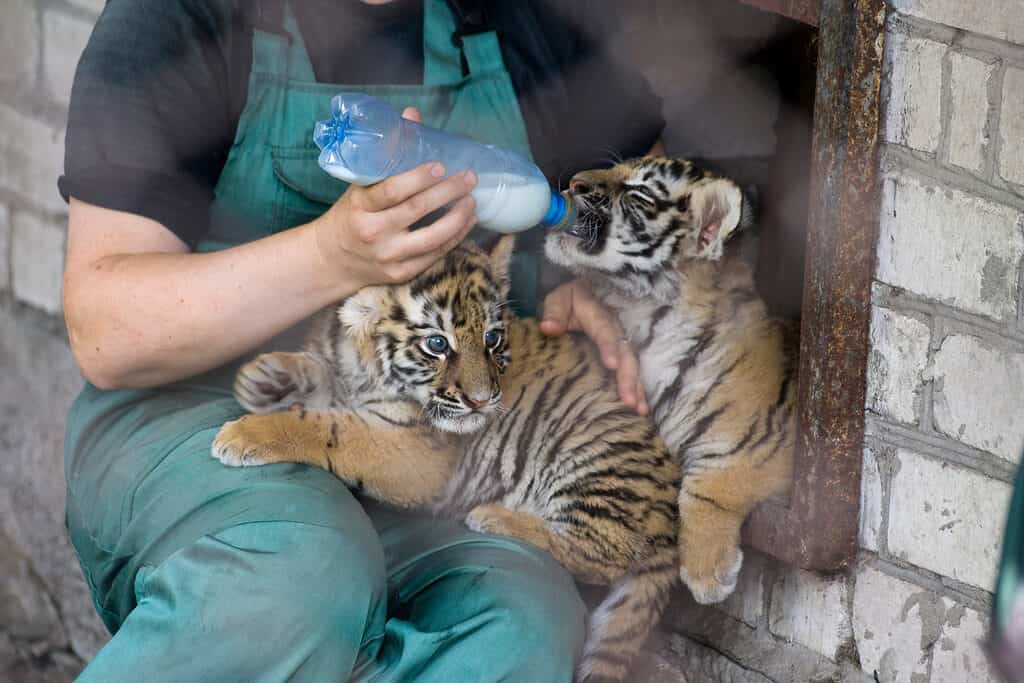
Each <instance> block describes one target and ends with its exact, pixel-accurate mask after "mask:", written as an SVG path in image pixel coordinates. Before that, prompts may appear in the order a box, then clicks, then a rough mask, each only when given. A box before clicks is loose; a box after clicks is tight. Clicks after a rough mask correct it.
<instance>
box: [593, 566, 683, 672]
mask: <svg viewBox="0 0 1024 683" xmlns="http://www.w3.org/2000/svg"><path fill="white" fill-rule="evenodd" d="M676 564H677V563H676V560H675V557H674V554H672V553H665V557H664V558H660V557H659V558H657V560H656V561H655V562H653V563H652V565H651V566H650V567H648V568H645V569H643V570H641V571H639V572H637V573H635V574H629V575H627V576H624V577H622V578H621V579H619V580H618V581H617V582H616V583H615V584H614V585H613V586H612V589H611V591H610V592H609V593H608V596H607V597H606V598H605V599H604V601H602V602H601V604H600V605H598V607H597V609H596V610H594V613H593V614H592V615H591V616H590V633H589V634H588V636H587V642H586V645H585V646H584V650H583V659H582V661H581V662H580V666H579V669H578V670H577V672H576V679H577V681H579V683H620V682H621V681H625V680H626V676H627V674H628V672H629V667H630V664H631V663H632V661H633V659H634V657H635V656H636V655H637V653H639V652H640V649H641V648H642V647H643V646H644V642H645V641H646V640H647V636H648V635H649V634H650V632H651V630H652V629H653V628H654V627H655V626H656V625H657V624H658V622H659V620H660V619H661V615H662V612H664V610H665V606H666V605H667V604H668V600H669V596H670V594H671V591H672V587H673V586H674V585H675V584H676V582H677V581H678V580H679V579H678V574H677V572H676Z"/></svg>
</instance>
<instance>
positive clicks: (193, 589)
mask: <svg viewBox="0 0 1024 683" xmlns="http://www.w3.org/2000/svg"><path fill="white" fill-rule="evenodd" d="M85 398H86V399H87V401H88V402H87V403H86V404H83V405H79V406H76V411H74V412H73V413H72V416H71V420H70V424H71V427H70V429H69V433H68V449H69V450H68V463H67V477H68V526H69V531H70V535H71V538H72V541H73V543H74V546H75V548H76V551H77V552H78V554H79V559H80V560H81V563H82V566H83V570H84V571H85V574H86V577H87V579H88V581H89V583H90V587H91V588H92V591H93V597H94V600H95V602H96V604H97V607H98V609H99V610H100V613H101V616H103V618H104V620H105V621H106V623H107V625H108V627H110V628H111V630H112V631H113V632H114V637H113V638H112V639H111V641H110V642H109V643H108V644H107V645H106V646H105V647H104V648H103V649H102V650H101V651H100V653H99V654H98V655H97V656H96V658H95V659H94V660H93V661H92V662H91V663H90V664H89V665H88V666H87V668H86V669H85V671H84V672H83V673H82V675H81V678H80V680H81V681H83V682H86V683H91V682H92V681H102V682H103V683H111V682H115V683H116V682H117V681H137V680H146V681H147V683H161V682H163V681H275V682H276V681H286V680H287V681H316V682H319V681H342V680H344V679H345V678H346V677H347V676H348V675H349V673H350V672H351V671H352V670H353V668H355V667H356V666H357V658H359V657H362V658H364V659H372V658H373V657H374V656H375V655H376V653H377V651H378V649H379V647H380V643H381V641H382V640H383V631H384V621H385V613H386V600H387V598H386V582H385V577H386V569H385V561H384V555H383V550H382V548H381V545H380V541H379V539H378V538H377V534H376V532H375V530H374V529H373V527H372V525H371V524H370V520H369V519H368V518H367V516H366V515H365V513H364V512H363V510H362V507H361V506H360V504H359V503H358V502H357V501H356V500H355V498H354V497H353V496H352V495H351V493H349V491H348V490H347V489H346V488H345V487H344V485H343V484H342V483H341V482H340V481H338V480H337V479H335V478H334V477H332V476H331V475H330V474H329V473H327V472H324V471H322V470H319V469H315V468H310V467H305V466H299V465H275V466H268V467H258V468H244V469H236V468H228V467H224V466H223V465H221V464H220V463H219V462H217V461H216V460H215V459H213V458H212V457H211V455H210V444H211V442H212V440H213V437H214V435H215V434H216V432H217V430H218V428H219V425H220V424H221V423H223V422H224V420H226V419H233V418H235V417H237V416H238V412H239V409H238V406H237V404H235V403H234V401H233V400H232V399H230V398H228V397H226V396H217V395H216V394H213V395H211V394H208V393H203V392H184V393H181V394H178V395H173V394H168V395H167V396H163V395H161V396H157V397H154V396H153V395H148V394H142V393H138V394H137V395H135V396H134V397H133V396H130V395H126V396H123V397H118V396H113V395H104V394H100V393H99V392H92V393H91V394H90V393H89V392H87V394H86V395H85Z"/></svg>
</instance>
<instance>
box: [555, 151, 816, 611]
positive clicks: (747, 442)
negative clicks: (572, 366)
mask: <svg viewBox="0 0 1024 683" xmlns="http://www.w3.org/2000/svg"><path fill="white" fill-rule="evenodd" d="M570 193H571V194H572V195H573V197H574V198H575V201H576V203H577V205H578V208H579V212H580V213H579V218H578V220H577V221H576V223H575V225H574V226H573V227H572V228H570V229H569V230H567V231H564V232H558V233H551V234H550V235H548V237H547V238H546V241H545V253H546V255H547V257H548V259H549V260H551V261H553V262H555V263H558V264H561V265H563V266H566V267H568V268H569V269H570V270H572V271H574V272H575V273H577V274H578V275H580V276H583V277H584V278H586V279H587V280H588V281H589V282H590V284H591V286H592V287H593V289H594V292H595V294H596V296H597V297H598V298H599V299H600V300H602V301H603V302H604V303H605V305H607V306H608V307H609V308H611V309H612V310H613V311H615V312H616V313H617V314H618V316H619V319H620V321H621V323H622V326H623V328H624V329H625V332H626V336H627V337H628V340H629V341H630V342H631V343H632V345H633V347H634V349H635V350H636V352H637V354H638V356H639V359H640V367H641V380H642V382H643V386H644V390H645V392H646V394H647V398H648V401H649V402H650V405H651V406H652V408H651V415H652V417H653V418H654V421H655V422H656V423H657V425H658V431H659V432H660V433H661V436H662V438H664V440H665V442H666V443H667V444H668V447H669V450H670V451H671V452H672V453H673V454H674V456H675V457H676V460H677V462H678V463H679V464H680V467H681V469H682V486H681V489H680V492H679V518H680V528H679V560H680V577H681V578H682V580H683V582H684V583H685V584H686V585H687V586H688V587H689V588H690V590H691V591H692V592H693V595H694V597H695V599H696V600H697V601H698V602H701V603H713V602H718V601H721V600H724V599H725V598H726V597H727V596H728V595H729V594H730V593H732V591H733V589H734V588H735V587H736V579H737V575H738V573H739V570H740V566H741V565H742V562H743V552H742V551H741V550H740V547H739V541H740V526H741V525H742V523H743V520H744V519H745V518H746V516H747V514H748V513H749V512H750V510H751V508H752V507H753V506H754V505H755V504H756V503H758V502H759V501H762V500H764V499H766V498H769V497H772V496H778V495H783V494H786V493H787V492H788V490H789V488H790V484H791V481H792V469H793V449H794V443H795V432H796V428H795V415H796V411H795V407H796V387H797V379H796V367H797V366H796V355H797V348H796V340H797V338H798V334H799V333H798V330H797V329H796V328H795V327H793V326H791V325H789V324H788V323H783V322H781V321H778V320H775V319H772V318H771V317H769V315H768V313H767V310H766V308H765V305H764V303H763V301H762V300H761V298H760V297H759V296H758V294H757V292H756V291H755V289H754V281H753V275H752V272H751V269H750V267H749V266H748V265H747V264H746V262H745V261H744V260H743V259H742V257H741V256H740V255H739V254H736V253H733V252H734V251H735V250H734V249H729V250H726V248H725V246H726V241H727V240H728V239H729V238H730V237H731V236H732V235H733V234H734V233H736V232H737V231H738V230H740V229H741V228H743V227H746V226H747V225H749V224H750V223H751V222H752V216H751V214H752V211H751V208H750V205H749V203H748V202H747V201H746V200H745V199H744V196H743V193H742V191H741V190H740V188H739V186H738V185H737V184H736V183H735V182H733V181H732V180H729V179H727V178H722V177H718V176H716V175H714V174H712V173H710V172H706V171H703V170H700V169H698V168H697V167H696V166H695V165H694V164H693V163H691V162H689V161H684V160H672V159H663V158H653V157H645V158H641V159H634V160H630V161H626V162H623V163H620V164H618V165H616V166H615V167H613V168H611V169H608V170H593V171H585V172H582V173H579V174H577V175H576V176H575V177H574V178H573V179H572V181H571V182H570Z"/></svg>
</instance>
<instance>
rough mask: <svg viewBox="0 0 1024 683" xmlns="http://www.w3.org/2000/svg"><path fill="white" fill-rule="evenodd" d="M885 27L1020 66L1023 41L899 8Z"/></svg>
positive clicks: (970, 53)
mask: <svg viewBox="0 0 1024 683" xmlns="http://www.w3.org/2000/svg"><path fill="white" fill-rule="evenodd" d="M886 31H887V32H892V33H902V34H904V35H908V36H911V37H914V38H927V39H929V40H933V41H935V42H938V43H945V44H946V45H949V46H950V47H951V48H954V49H956V51H958V52H962V53H963V54H968V55H971V56H974V55H975V54H981V55H994V56H997V57H1002V58H1003V59H1006V60H1009V61H1010V62H1014V63H1016V64H1019V65H1021V66H1024V45H1019V44H1017V43H1013V42H1010V41H1009V40H1005V39H1003V38H995V37H993V36H986V35H984V34H981V33H977V32H974V31H968V30H966V29H959V28H953V27H952V26H946V25H945V24H939V23H937V22H934V21H929V20H928V19H923V18H921V17H915V16H912V15H910V14H903V13H902V12H899V11H893V12H891V13H890V14H889V17H888V19H887V21H886Z"/></svg>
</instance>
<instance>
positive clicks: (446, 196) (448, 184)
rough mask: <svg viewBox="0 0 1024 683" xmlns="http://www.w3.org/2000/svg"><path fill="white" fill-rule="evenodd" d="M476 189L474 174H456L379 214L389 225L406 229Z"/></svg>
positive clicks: (465, 172) (470, 172)
mask: <svg viewBox="0 0 1024 683" xmlns="http://www.w3.org/2000/svg"><path fill="white" fill-rule="evenodd" d="M474 187H476V174H475V173H473V172H472V171H463V172H461V173H456V174H455V175H453V176H452V177H450V178H445V179H444V181H443V182H440V183H438V184H437V185H434V186H432V187H428V188H426V189H425V190H423V191H422V192H420V193H418V194H415V195H413V196H412V197H409V198H408V199H407V200H405V201H404V202H402V203H401V204H398V205H397V206H393V207H392V208H390V209H388V210H386V211H384V212H382V213H381V218H383V219H384V220H385V221H387V222H388V223H389V224H391V225H399V226H402V227H407V226H410V225H412V224H413V223H415V222H416V221H418V220H419V219H421V218H423V217H424V216H426V215H428V214H430V213H432V212H434V211H437V210H438V209H440V208H443V207H445V206H448V205H449V204H451V203H452V202H454V201H457V200H459V199H462V198H463V197H465V196H466V195H467V194H469V193H470V192H471V191H472V190H473V188H474Z"/></svg>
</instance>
